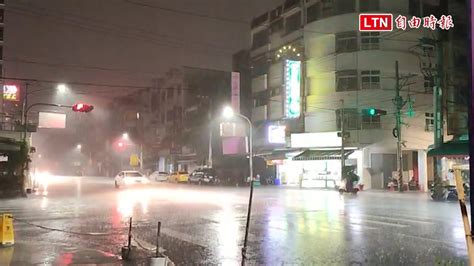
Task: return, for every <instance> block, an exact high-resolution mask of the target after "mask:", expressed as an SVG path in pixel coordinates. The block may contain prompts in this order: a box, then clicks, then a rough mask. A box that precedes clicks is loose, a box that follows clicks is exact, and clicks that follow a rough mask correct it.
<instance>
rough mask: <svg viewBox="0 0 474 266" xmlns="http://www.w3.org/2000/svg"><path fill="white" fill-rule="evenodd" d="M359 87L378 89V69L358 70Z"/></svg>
mask: <svg viewBox="0 0 474 266" xmlns="http://www.w3.org/2000/svg"><path fill="white" fill-rule="evenodd" d="M360 79H361V81H362V84H361V85H362V86H361V89H363V90H374V89H380V70H363V71H361V72H360Z"/></svg>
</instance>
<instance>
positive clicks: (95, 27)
mask: <svg viewBox="0 0 474 266" xmlns="http://www.w3.org/2000/svg"><path fill="white" fill-rule="evenodd" d="M6 9H7V10H8V11H11V12H16V13H21V14H24V15H30V16H31V15H33V16H43V17H48V18H50V19H52V20H60V21H62V22H66V23H67V24H68V25H70V26H74V27H78V28H81V29H84V30H88V31H95V32H101V33H106V34H109V35H115V36H118V37H121V38H126V39H129V40H130V39H132V40H138V38H139V39H141V40H142V41H147V42H148V43H152V44H155V45H158V46H165V47H170V48H190V47H192V46H194V47H196V46H201V47H202V48H206V49H204V50H205V51H209V49H208V48H209V47H212V48H215V49H218V50H221V51H225V52H226V53H220V54H221V55H228V53H229V52H231V51H234V49H232V48H228V47H223V46H218V45H215V44H212V43H206V42H202V41H199V40H197V41H196V40H193V41H192V42H186V41H184V40H178V39H176V38H175V39H174V40H166V39H163V38H155V36H156V35H162V36H164V37H165V38H174V37H172V36H169V35H164V34H159V33H154V32H146V31H144V30H143V29H138V31H139V32H138V33H136V32H128V33H127V32H125V33H124V32H123V30H124V26H115V27H116V28H111V27H106V26H104V24H105V23H107V22H103V23H100V24H96V23H92V24H91V23H90V21H89V19H88V20H84V19H83V18H77V17H75V16H76V15H73V14H70V15H68V16H61V15H57V14H51V12H50V13H49V14H44V12H46V11H44V12H38V11H37V10H31V9H28V8H21V7H19V6H16V7H15V6H11V5H8V6H7V7H6ZM37 9H40V8H37ZM43 10H44V9H43ZM85 23H89V24H90V25H86V24H85ZM129 28H130V27H129ZM132 29H133V28H132ZM135 30H137V29H135ZM112 31H114V32H112ZM140 31H141V32H145V33H141V32H140ZM200 50H202V49H200ZM215 54H219V53H214V55H215Z"/></svg>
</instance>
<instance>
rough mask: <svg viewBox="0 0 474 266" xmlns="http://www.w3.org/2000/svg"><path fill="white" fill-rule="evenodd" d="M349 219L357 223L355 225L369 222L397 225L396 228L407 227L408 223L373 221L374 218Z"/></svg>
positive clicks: (352, 222)
mask: <svg viewBox="0 0 474 266" xmlns="http://www.w3.org/2000/svg"><path fill="white" fill-rule="evenodd" d="M350 220H351V224H357V225H364V223H371V224H379V225H386V226H393V227H398V228H405V227H408V225H406V224H394V223H387V222H381V221H374V220H368V219H357V218H351V219H350Z"/></svg>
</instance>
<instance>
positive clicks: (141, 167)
mask: <svg viewBox="0 0 474 266" xmlns="http://www.w3.org/2000/svg"><path fill="white" fill-rule="evenodd" d="M140 170H143V143H140Z"/></svg>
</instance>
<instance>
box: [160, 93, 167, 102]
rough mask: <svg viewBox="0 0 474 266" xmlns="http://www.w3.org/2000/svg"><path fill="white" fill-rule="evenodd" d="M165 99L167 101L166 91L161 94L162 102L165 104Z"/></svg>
mask: <svg viewBox="0 0 474 266" xmlns="http://www.w3.org/2000/svg"><path fill="white" fill-rule="evenodd" d="M165 99H166V91H164V92H162V93H161V101H163V102H164V101H165Z"/></svg>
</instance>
